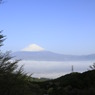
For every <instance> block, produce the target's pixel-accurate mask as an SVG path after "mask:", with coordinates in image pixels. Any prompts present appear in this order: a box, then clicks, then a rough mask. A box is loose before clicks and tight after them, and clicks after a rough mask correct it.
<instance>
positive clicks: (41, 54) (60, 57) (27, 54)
mask: <svg viewBox="0 0 95 95" xmlns="http://www.w3.org/2000/svg"><path fill="white" fill-rule="evenodd" d="M12 56H16V58H18V59H22V60H33V61H90V60H95V54H90V55H64V54H57V53H53V52H50V51H45V50H44V51H19V52H14V53H13V54H12Z"/></svg>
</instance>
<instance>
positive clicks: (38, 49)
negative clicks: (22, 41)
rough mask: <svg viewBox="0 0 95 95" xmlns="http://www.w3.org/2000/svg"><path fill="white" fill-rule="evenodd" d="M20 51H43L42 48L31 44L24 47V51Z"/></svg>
mask: <svg viewBox="0 0 95 95" xmlns="http://www.w3.org/2000/svg"><path fill="white" fill-rule="evenodd" d="M22 51H44V48H42V47H40V46H38V45H36V44H31V45H29V46H27V47H25V48H24V49H22Z"/></svg>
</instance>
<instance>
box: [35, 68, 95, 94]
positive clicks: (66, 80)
mask: <svg viewBox="0 0 95 95" xmlns="http://www.w3.org/2000/svg"><path fill="white" fill-rule="evenodd" d="M35 84H36V85H38V84H39V89H40V91H41V94H39V95H45V94H46V95H95V70H92V71H87V72H84V73H77V72H74V73H70V74H67V75H65V76H62V77H60V78H57V79H54V80H50V81H46V82H41V83H37V82H36V83H35ZM42 93H43V94H42ZM35 95H38V94H35Z"/></svg>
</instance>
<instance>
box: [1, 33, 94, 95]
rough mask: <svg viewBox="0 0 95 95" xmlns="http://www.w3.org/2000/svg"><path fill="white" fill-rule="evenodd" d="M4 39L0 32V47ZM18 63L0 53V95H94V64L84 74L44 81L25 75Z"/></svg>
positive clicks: (5, 54)
mask: <svg viewBox="0 0 95 95" xmlns="http://www.w3.org/2000/svg"><path fill="white" fill-rule="evenodd" d="M4 39H5V37H4V36H3V35H2V34H1V32H0V47H1V46H2V42H3V41H4ZM0 50H1V49H0ZM18 62H19V60H13V59H12V57H11V56H10V53H9V52H6V53H2V51H0V95H95V70H94V69H95V64H94V65H92V66H90V68H91V70H89V71H86V72H84V73H77V72H73V73H70V74H67V75H65V76H62V77H60V78H57V79H54V80H46V79H36V78H32V77H31V76H29V75H27V74H25V73H24V72H23V69H22V67H20V68H18V66H17V63H18Z"/></svg>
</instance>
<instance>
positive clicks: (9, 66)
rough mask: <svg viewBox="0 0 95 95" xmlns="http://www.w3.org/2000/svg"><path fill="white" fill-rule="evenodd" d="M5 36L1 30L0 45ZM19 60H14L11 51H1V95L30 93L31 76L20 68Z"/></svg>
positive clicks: (24, 94)
mask: <svg viewBox="0 0 95 95" xmlns="http://www.w3.org/2000/svg"><path fill="white" fill-rule="evenodd" d="M3 41H4V36H3V35H2V34H1V32H0V46H2V43H3ZM18 62H19V60H13V59H12V57H11V56H10V53H9V52H6V53H2V52H1V51H0V95H26V94H27V95H28V94H29V93H30V88H29V85H30V84H29V83H30V82H29V80H30V77H29V76H27V74H25V73H23V70H22V67H21V68H18V66H17V63H18Z"/></svg>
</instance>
